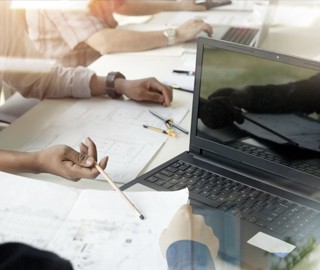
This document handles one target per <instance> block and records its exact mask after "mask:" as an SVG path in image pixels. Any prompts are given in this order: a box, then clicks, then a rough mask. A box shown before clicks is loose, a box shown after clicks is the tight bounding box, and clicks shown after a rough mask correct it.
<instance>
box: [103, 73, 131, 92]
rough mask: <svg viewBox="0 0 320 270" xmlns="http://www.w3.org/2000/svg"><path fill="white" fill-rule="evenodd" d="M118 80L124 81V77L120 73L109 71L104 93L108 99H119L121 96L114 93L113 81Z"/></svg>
mask: <svg viewBox="0 0 320 270" xmlns="http://www.w3.org/2000/svg"><path fill="white" fill-rule="evenodd" d="M119 78H122V79H125V78H126V77H125V76H124V75H123V74H122V73H120V72H118V71H111V72H109V73H108V75H107V79H106V92H107V95H108V96H109V97H111V98H119V97H121V96H122V95H121V94H118V93H117V92H116V89H115V86H114V82H115V80H116V79H119Z"/></svg>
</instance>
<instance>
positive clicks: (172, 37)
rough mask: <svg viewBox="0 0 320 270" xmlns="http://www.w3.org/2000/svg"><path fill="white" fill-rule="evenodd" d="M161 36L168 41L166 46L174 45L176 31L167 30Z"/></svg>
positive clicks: (172, 29)
mask: <svg viewBox="0 0 320 270" xmlns="http://www.w3.org/2000/svg"><path fill="white" fill-rule="evenodd" d="M163 34H164V35H165V36H166V37H167V39H168V46H171V45H174V44H175V43H176V29H174V28H168V29H166V30H164V31H163Z"/></svg>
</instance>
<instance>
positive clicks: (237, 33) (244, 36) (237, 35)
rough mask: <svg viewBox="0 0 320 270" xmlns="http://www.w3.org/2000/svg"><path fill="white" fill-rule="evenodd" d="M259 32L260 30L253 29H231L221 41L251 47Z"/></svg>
mask: <svg viewBox="0 0 320 270" xmlns="http://www.w3.org/2000/svg"><path fill="white" fill-rule="evenodd" d="M258 31H259V30H258V29H253V28H246V27H230V28H229V29H228V31H227V32H226V33H225V34H224V35H223V37H222V38H221V39H222V40H225V41H230V42H234V43H239V44H244V45H250V43H251V41H252V39H253V38H254V37H255V35H256V34H257V32H258Z"/></svg>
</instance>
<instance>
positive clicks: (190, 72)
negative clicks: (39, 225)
mask: <svg viewBox="0 0 320 270" xmlns="http://www.w3.org/2000/svg"><path fill="white" fill-rule="evenodd" d="M172 72H173V73H179V74H185V75H188V76H193V75H194V71H189V70H180V69H174V70H172Z"/></svg>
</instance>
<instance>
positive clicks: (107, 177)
mask: <svg viewBox="0 0 320 270" xmlns="http://www.w3.org/2000/svg"><path fill="white" fill-rule="evenodd" d="M95 167H96V168H97V170H98V171H99V172H100V173H101V174H102V176H103V177H104V179H105V180H106V181H107V182H108V183H109V184H110V185H111V186H112V188H113V189H114V190H115V191H117V192H118V193H119V194H120V195H121V196H122V198H124V200H125V201H126V202H127V203H128V204H129V206H130V207H131V208H132V209H133V210H134V211H135V212H136V213H138V215H139V218H140V219H142V220H143V219H144V216H143V215H142V214H141V212H140V211H139V210H138V208H137V207H135V205H134V204H133V203H132V202H131V201H130V200H129V198H128V197H127V196H126V195H125V194H124V193H123V192H122V191H121V189H119V188H118V187H117V185H116V184H115V183H114V182H113V181H112V180H111V178H110V177H109V176H108V175H107V174H106V172H105V171H104V170H103V169H102V168H101V167H100V165H99V164H97V163H95Z"/></svg>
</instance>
